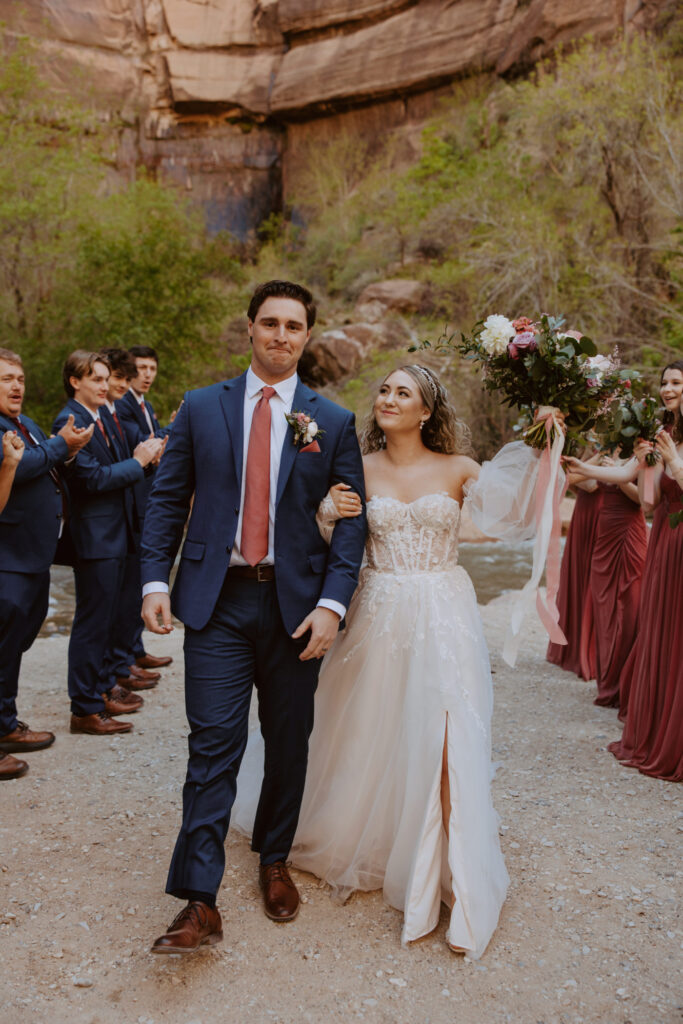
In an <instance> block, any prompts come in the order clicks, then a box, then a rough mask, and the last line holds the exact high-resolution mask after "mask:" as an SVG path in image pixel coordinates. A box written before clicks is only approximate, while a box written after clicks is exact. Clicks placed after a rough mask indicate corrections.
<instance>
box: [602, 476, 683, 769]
mask: <svg viewBox="0 0 683 1024" xmlns="http://www.w3.org/2000/svg"><path fill="white" fill-rule="evenodd" d="M661 488H662V503H661V506H660V508H661V510H662V512H661V514H660V515H659V516H658V523H657V528H656V529H655V528H654V527H653V530H652V534H651V536H650V549H649V551H648V558H647V564H646V566H645V572H644V574H643V582H642V591H641V600H640V612H639V628H638V636H637V638H636V642H635V644H634V647H633V650H632V651H631V654H630V656H629V659H628V661H627V663H626V665H625V666H624V671H623V675H622V685H625V687H626V689H627V690H628V691H629V697H628V708H627V713H626V721H625V724H624V732H623V734H622V737H621V739H620V740H619V741H618V742H616V743H610V745H609V750H611V752H612V753H613V754H614V756H615V757H616V758H618V759H619V761H621V762H622V764H624V765H626V766H628V767H631V768H637V769H638V770H639V771H640V772H642V773H643V774H644V775H652V776H654V777H655V778H658V779H666V780H668V781H670V782H681V781H683V524H680V525H679V526H677V527H671V526H670V524H669V522H668V518H667V517H668V515H669V514H670V513H671V512H677V511H680V509H681V508H683V492H682V491H681V488H680V487H679V486H678V484H677V483H676V482H675V481H674V480H672V479H671V478H670V477H669V476H667V475H666V474H663V475H662V478H661ZM657 511H658V512H659V509H658V510H657Z"/></svg>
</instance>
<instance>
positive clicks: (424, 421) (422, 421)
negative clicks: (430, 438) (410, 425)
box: [420, 420, 427, 430]
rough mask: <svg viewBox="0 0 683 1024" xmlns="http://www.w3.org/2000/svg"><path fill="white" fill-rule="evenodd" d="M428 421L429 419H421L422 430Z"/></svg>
mask: <svg viewBox="0 0 683 1024" xmlns="http://www.w3.org/2000/svg"><path fill="white" fill-rule="evenodd" d="M426 422H427V420H420V430H422V429H423V428H424V425H425V423H426Z"/></svg>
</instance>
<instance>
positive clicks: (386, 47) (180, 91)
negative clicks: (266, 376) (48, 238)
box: [0, 0, 671, 236]
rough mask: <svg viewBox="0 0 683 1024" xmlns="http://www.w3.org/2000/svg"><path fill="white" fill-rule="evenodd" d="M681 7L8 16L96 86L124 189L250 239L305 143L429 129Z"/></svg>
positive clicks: (39, 5)
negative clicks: (583, 42) (401, 128)
mask: <svg viewBox="0 0 683 1024" xmlns="http://www.w3.org/2000/svg"><path fill="white" fill-rule="evenodd" d="M670 3H671V0H531V2H529V0H50V2H49V3H47V2H46V0H22V2H21V3H17V2H16V0H0V23H1V22H4V23H5V25H6V26H7V27H8V30H9V31H10V32H21V33H28V34H29V35H31V36H33V37H34V38H35V39H36V40H40V45H41V46H42V47H43V50H44V54H45V58H46V62H45V67H46V70H47V71H48V72H49V73H50V74H51V76H52V78H53V80H54V81H56V82H58V83H59V84H60V85H61V86H62V87H63V88H65V89H69V90H75V91H78V90H79V89H84V88H85V87H86V85H85V83H86V82H92V83H93V86H94V88H95V90H96V93H97V96H98V102H99V103H100V105H101V106H102V107H103V108H105V109H107V110H110V111H115V112H117V113H118V114H119V115H120V116H121V119H122V121H123V128H122V129H121V142H120V150H119V163H120V167H121V170H122V172H123V173H133V172H134V168H135V166H136V165H139V164H141V163H142V164H146V165H147V166H149V167H152V168H155V169H157V170H158V171H159V173H160V174H162V175H164V176H166V177H168V178H170V179H171V180H173V181H176V182H178V183H179V184H181V185H182V186H183V187H184V188H186V189H187V190H188V192H190V193H191V194H192V195H193V196H195V197H196V199H197V201H198V202H199V203H201V204H202V205H203V206H204V208H205V209H206V212H207V216H208V219H209V223H210V224H211V225H212V226H213V227H214V228H216V229H218V228H223V227H227V228H229V229H231V230H232V231H234V232H236V233H237V234H239V235H242V236H243V235H245V234H247V233H248V231H249V230H250V229H252V228H253V227H254V226H256V225H257V224H258V223H259V221H260V220H261V219H262V218H263V217H264V216H265V215H267V214H268V213H269V212H270V211H272V210H273V209H277V208H278V206H279V205H280V203H281V198H282V188H283V171H282V168H283V153H284V152H286V150H287V149H288V148H289V149H290V152H291V148H292V147H296V146H297V145H298V143H299V141H300V140H301V139H303V138H305V139H308V140H310V139H317V138H320V140H321V142H322V141H324V140H325V139H326V138H329V137H330V134H334V132H335V131H336V130H337V125H339V124H340V123H345V124H347V125H348V124H353V125H354V126H355V128H356V130H361V131H362V130H366V131H376V130H378V127H379V130H382V129H386V128H389V127H395V126H396V125H401V124H408V123H411V122H415V121H416V120H417V121H419V118H420V117H421V116H426V114H427V113H428V111H429V108H430V106H431V103H432V102H433V100H434V99H435V98H436V97H438V95H439V93H440V91H442V90H443V89H444V87H445V86H447V85H448V84H449V83H451V82H453V81H454V80H455V79H457V78H459V77H462V76H465V75H472V74H476V73H478V72H481V71H488V72H495V73H498V74H508V73H511V72H512V73H514V72H515V71H517V70H522V69H524V68H525V67H527V66H529V65H530V64H531V63H533V62H534V61H536V60H538V59H539V58H541V57H543V56H544V55H546V54H548V53H549V52H551V51H552V49H553V48H554V47H556V46H558V45H559V44H563V43H567V42H570V41H572V40H574V39H577V38H580V37H581V36H583V35H586V34H588V33H590V34H592V35H593V36H595V37H597V38H609V37H611V36H614V35H615V34H616V33H618V32H620V31H623V30H627V31H630V30H633V29H635V28H640V27H644V26H647V24H648V22H649V21H651V20H652V18H653V17H654V16H655V15H656V13H657V11H658V10H660V9H661V8H662V7H664V6H667V5H669V4H670ZM83 71H84V72H85V74H83V73H82V72H83ZM284 181H285V189H286V182H287V177H286V174H285V176H284Z"/></svg>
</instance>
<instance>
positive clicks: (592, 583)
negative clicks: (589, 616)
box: [589, 483, 647, 707]
mask: <svg viewBox="0 0 683 1024" xmlns="http://www.w3.org/2000/svg"><path fill="white" fill-rule="evenodd" d="M598 487H599V488H600V491H601V492H602V502H601V505H600V513H599V515H598V527H597V532H596V535H595V543H594V545H593V557H592V559H591V565H590V577H589V589H590V594H591V603H592V612H593V631H594V637H595V654H596V657H595V662H596V673H595V678H596V682H597V685H598V695H597V697H596V698H595V701H594V703H595V704H601V705H603V706H605V707H618V705H619V703H620V701H619V679H620V677H621V674H622V670H623V667H624V663H625V661H626V659H627V658H628V655H629V653H630V651H631V648H632V647H633V643H634V640H635V636H636V628H637V623H638V605H639V602H640V587H641V577H642V574H643V566H644V564H645V555H646V552H647V527H646V526H645V517H644V515H643V512H642V509H641V507H640V505H639V504H637V503H636V502H634V501H631V499H630V498H628V497H627V496H626V495H625V494H624V492H623V491H622V490H621V488H620V487H617V486H616V485H615V484H603V483H601V484H598Z"/></svg>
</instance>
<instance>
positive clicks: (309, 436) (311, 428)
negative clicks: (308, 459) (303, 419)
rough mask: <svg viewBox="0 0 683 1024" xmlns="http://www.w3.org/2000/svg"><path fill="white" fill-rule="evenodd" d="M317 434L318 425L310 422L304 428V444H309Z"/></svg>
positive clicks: (313, 421)
mask: <svg viewBox="0 0 683 1024" xmlns="http://www.w3.org/2000/svg"><path fill="white" fill-rule="evenodd" d="M317 433H318V424H317V423H316V422H315V420H311V422H310V423H309V424H308V426H307V427H306V434H305V438H304V440H305V441H306V444H310V443H311V441H312V440H313V438H314V437H315V435H316V434H317Z"/></svg>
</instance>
